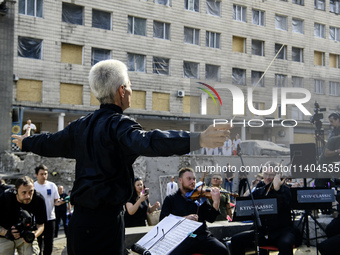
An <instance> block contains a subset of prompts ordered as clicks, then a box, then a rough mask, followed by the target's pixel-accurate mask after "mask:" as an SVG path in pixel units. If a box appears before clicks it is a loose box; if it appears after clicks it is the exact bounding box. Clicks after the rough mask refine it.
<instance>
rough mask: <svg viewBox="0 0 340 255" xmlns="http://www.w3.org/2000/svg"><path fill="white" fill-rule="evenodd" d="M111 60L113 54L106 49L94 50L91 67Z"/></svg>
mask: <svg viewBox="0 0 340 255" xmlns="http://www.w3.org/2000/svg"><path fill="white" fill-rule="evenodd" d="M110 58H111V52H110V51H109V50H105V49H98V48H92V53H91V65H95V64H97V63H98V62H100V61H102V60H107V59H110Z"/></svg>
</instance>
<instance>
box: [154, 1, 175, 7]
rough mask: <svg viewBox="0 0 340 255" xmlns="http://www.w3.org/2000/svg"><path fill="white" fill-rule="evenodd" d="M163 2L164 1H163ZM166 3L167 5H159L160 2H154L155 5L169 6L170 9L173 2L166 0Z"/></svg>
mask: <svg viewBox="0 0 340 255" xmlns="http://www.w3.org/2000/svg"><path fill="white" fill-rule="evenodd" d="M163 1H164V0H163ZM165 1H166V3H159V2H158V0H154V1H153V2H154V3H155V4H160V5H165V6H169V7H171V6H172V2H171V0H165Z"/></svg>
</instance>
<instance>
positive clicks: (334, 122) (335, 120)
mask: <svg viewBox="0 0 340 255" xmlns="http://www.w3.org/2000/svg"><path fill="white" fill-rule="evenodd" d="M328 120H329V124H330V125H331V126H332V127H333V130H332V133H331V134H330V136H329V138H331V137H333V136H338V135H340V114H339V113H338V112H333V113H331V114H330V115H329V116H328Z"/></svg>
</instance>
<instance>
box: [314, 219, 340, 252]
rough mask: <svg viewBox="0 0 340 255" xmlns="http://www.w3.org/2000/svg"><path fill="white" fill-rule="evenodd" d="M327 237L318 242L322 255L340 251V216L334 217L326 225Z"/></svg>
mask: <svg viewBox="0 0 340 255" xmlns="http://www.w3.org/2000/svg"><path fill="white" fill-rule="evenodd" d="M325 232H326V234H327V237H328V238H327V239H326V240H325V241H323V242H321V243H320V244H318V250H319V252H320V253H321V255H333V254H338V253H339V244H340V218H335V219H333V220H332V221H331V222H330V223H329V224H328V225H327V227H326V231H325Z"/></svg>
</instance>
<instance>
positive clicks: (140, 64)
mask: <svg viewBox="0 0 340 255" xmlns="http://www.w3.org/2000/svg"><path fill="white" fill-rule="evenodd" d="M127 66H128V70H129V71H134V72H142V73H145V55H140V54H133V53H128V63H127Z"/></svg>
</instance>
